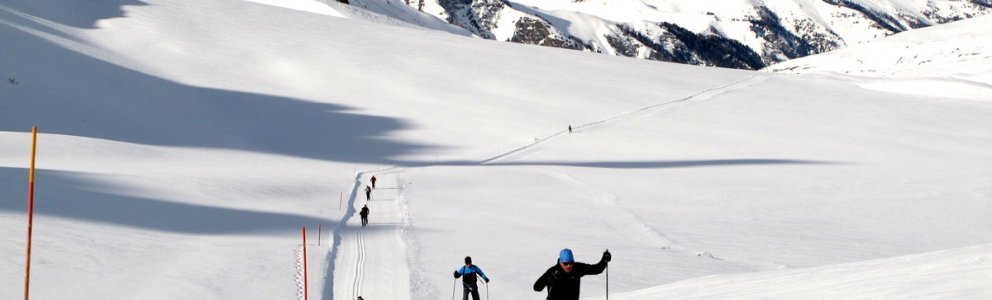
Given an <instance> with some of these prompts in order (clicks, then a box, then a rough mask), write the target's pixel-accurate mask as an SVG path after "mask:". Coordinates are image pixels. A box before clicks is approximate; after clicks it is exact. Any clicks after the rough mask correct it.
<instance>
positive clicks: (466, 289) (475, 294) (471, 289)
mask: <svg viewBox="0 0 992 300" xmlns="http://www.w3.org/2000/svg"><path fill="white" fill-rule="evenodd" d="M468 293H472V300H479V285H477V284H475V282H464V281H462V300H468Z"/></svg>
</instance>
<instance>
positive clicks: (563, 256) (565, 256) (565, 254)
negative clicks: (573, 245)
mask: <svg viewBox="0 0 992 300" xmlns="http://www.w3.org/2000/svg"><path fill="white" fill-rule="evenodd" d="M558 262H563V263H570V262H575V256H572V249H568V248H565V249H561V252H558Z"/></svg>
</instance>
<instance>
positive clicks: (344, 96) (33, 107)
mask: <svg viewBox="0 0 992 300" xmlns="http://www.w3.org/2000/svg"><path fill="white" fill-rule="evenodd" d="M272 3H276V4H279V5H270V4H272ZM322 3H323V4H322ZM316 4H321V5H323V6H315V5H316ZM340 16H344V17H340ZM403 23H404V22H401V21H395V22H392V21H389V20H388V18H385V17H381V16H375V15H373V14H370V13H361V12H358V11H357V10H355V9H354V8H349V7H345V6H342V5H339V4H336V3H324V2H320V3H317V2H314V3H310V2H307V1H299V0H297V1H289V2H277V1H261V0H256V1H242V0H204V1H164V0H147V1H137V0H119V1H110V0H105V1H87V2H86V3H81V2H78V1H70V0H51V1H33V0H8V1H4V2H2V3H0V41H3V42H2V43H0V79H3V81H0V228H2V232H3V236H4V238H3V240H2V241H0V283H2V284H0V299H20V298H22V297H23V282H24V280H23V279H24V267H25V265H24V264H25V242H26V241H25V240H26V229H27V228H26V227H27V224H26V223H27V218H26V216H25V211H26V208H27V203H26V202H27V197H28V196H27V194H28V189H27V181H28V164H29V161H30V141H31V136H30V129H31V126H38V127H39V130H40V132H41V134H40V135H39V140H38V161H37V167H38V174H37V178H36V191H35V197H36V199H35V201H36V203H35V216H34V228H33V230H34V233H33V234H34V239H33V250H32V262H31V288H30V292H31V297H32V299H287V298H303V290H302V288H301V287H300V283H301V282H302V276H301V274H300V270H299V265H298V263H299V257H298V255H300V253H299V251H300V245H301V241H300V238H301V236H300V227H301V226H304V225H305V226H307V228H308V230H309V232H308V233H309V239H308V256H307V258H308V259H307V262H308V269H309V274H308V282H309V290H308V293H309V298H310V299H338V300H342V299H355V298H356V297H357V296H359V295H361V296H363V297H364V298H365V299H368V300H377V299H379V300H381V299H448V298H449V297H452V295H451V293H452V292H453V291H452V288H453V287H455V286H453V285H455V284H457V281H455V280H454V279H453V278H452V277H451V273H452V271H453V270H454V269H455V268H457V267H458V266H460V265H462V259H463V258H464V256H466V255H471V256H472V257H473V258H474V261H475V262H476V263H477V264H478V265H479V266H480V267H481V268H482V269H483V270H484V271H485V272H486V273H487V275H489V277H490V278H492V282H491V283H490V285H488V286H484V288H483V289H484V292H487V293H488V296H487V299H544V297H545V293H544V292H540V293H538V292H534V291H533V290H532V285H533V283H534V280H536V279H537V277H538V276H540V275H541V273H542V272H543V271H544V270H546V269H547V268H548V267H550V266H551V265H553V264H554V262H555V258H556V257H557V253H558V251H559V250H560V249H562V248H566V247H568V248H571V249H573V250H574V251H575V253H576V257H577V260H578V261H582V262H587V263H595V262H597V261H598V260H599V257H600V255H601V253H602V251H604V250H605V249H609V250H610V251H611V252H612V253H613V257H614V258H613V262H612V263H611V264H610V268H609V271H608V272H609V292H610V293H611V296H612V298H613V299H671V298H698V299H746V298H757V299H782V298H784V299H811V298H820V299H823V298H827V299H858V298H861V299H905V298H913V299H919V298H924V299H989V298H990V297H992V285H990V284H989V282H992V257H990V256H992V251H990V250H992V218H989V216H990V215H992V135H989V133H990V132H992V101H987V100H988V97H989V95H992V94H990V93H980V92H979V93H966V94H963V95H958V98H955V100H954V101H948V99H947V98H946V97H945V96H944V95H942V94H940V93H930V94H928V93H925V92H921V93H915V94H899V93H890V92H886V91H879V90H873V89H866V88H864V87H862V84H863V83H864V82H865V81H866V79H865V78H864V77H848V76H844V75H837V74H830V75H822V74H812V75H783V74H774V73H768V72H746V71H737V70H728V69H717V68H703V67H695V66H685V65H676V64H668V63H658V62H650V61H641V60H635V59H627V58H618V57H611V56H603V55H596V54H590V53H582V52H577V51H569V50H560V49H552V48H544V47H537V46H527V45H518V44H508V43H500V42H494V41H487V40H480V39H475V38H471V37H466V36H464V34H463V33H460V32H459V31H457V30H450V31H445V30H428V29H423V28H418V27H411V26H406V25H403V26H396V24H400V25H402V24H403ZM962 24H965V23H962ZM972 24H979V25H977V26H982V25H981V24H980V23H972ZM935 28H938V27H935ZM986 28H987V27H986ZM976 30H980V29H976ZM965 43H968V42H967V41H965ZM970 46H973V45H970V44H964V45H962V46H961V47H970ZM481 53H485V55H480V54H481ZM479 70H487V71H485V72H483V71H479ZM948 72H953V71H948ZM942 74H947V73H942ZM935 76H937V77H939V76H944V75H935ZM9 79H13V83H11V82H10V81H8V80H9ZM886 80H887V82H889V84H892V85H895V86H897V87H902V88H906V89H908V88H911V87H913V86H914V85H915V83H914V80H919V79H918V78H916V77H913V78H889V79H886ZM569 125H571V126H572V127H573V129H574V132H573V133H568V132H567V130H566V128H567V126H569ZM372 175H375V176H377V178H379V182H378V184H377V185H378V186H377V189H375V190H374V191H373V192H372V199H371V200H370V201H365V198H364V197H365V195H363V192H361V190H362V189H364V187H365V185H366V184H368V178H369V177H370V176H372ZM363 205H368V206H369V207H370V208H371V209H372V214H371V217H370V220H371V224H370V225H369V226H368V227H364V228H363V227H360V226H359V221H358V218H357V216H356V214H355V210H356V209H358V208H361V207H362V206H363ZM318 226H321V229H322V233H323V234H322V236H321V237H320V245H318V244H317V237H318V236H317V234H316V233H315V231H314V229H315V228H317V227H318ZM331 239H334V240H333V241H331ZM454 292H457V293H458V294H460V293H461V288H460V287H456V289H455V291H454ZM582 296H583V297H585V298H589V299H600V298H604V297H605V296H606V274H603V275H597V276H588V277H586V278H584V280H583V283H582Z"/></svg>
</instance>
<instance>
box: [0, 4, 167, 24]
mask: <svg viewBox="0 0 992 300" xmlns="http://www.w3.org/2000/svg"><path fill="white" fill-rule="evenodd" d="M129 5H130V6H144V5H148V3H145V2H143V1H139V0H87V1H79V0H43V1H39V0H10V1H4V3H2V4H0V10H7V11H10V12H12V13H16V14H19V15H27V16H31V17H34V18H40V19H44V20H47V21H50V22H55V23H59V24H62V25H66V26H72V27H76V28H82V29H95V28H99V27H98V26H97V25H96V23H97V22H98V21H100V20H103V19H113V18H123V17H124V6H129Z"/></svg>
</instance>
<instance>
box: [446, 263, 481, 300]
mask: <svg viewBox="0 0 992 300" xmlns="http://www.w3.org/2000/svg"><path fill="white" fill-rule="evenodd" d="M476 274H478V276H482V280H485V281H486V283H489V277H486V273H483V272H482V269H479V267H478V266H476V265H473V264H472V257H471V256H466V257H465V266H462V267H461V268H458V270H455V278H458V277H462V300H468V294H469V293H472V299H473V300H479V285H478V284H477V283H476V281H478V279H477V278H476ZM452 297H454V296H452Z"/></svg>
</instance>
